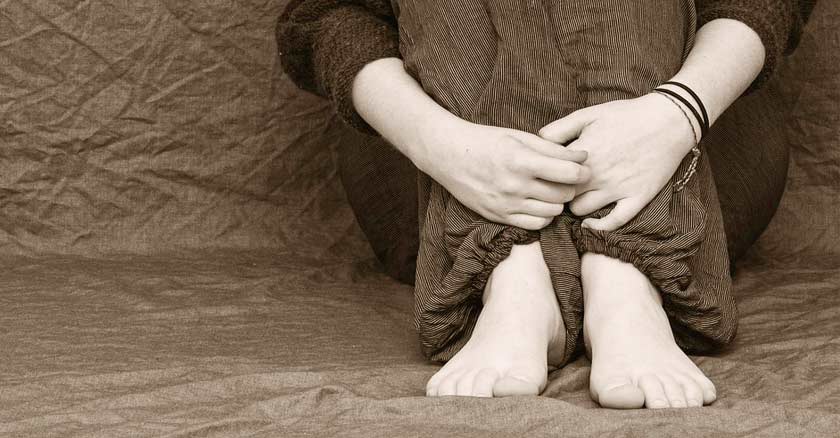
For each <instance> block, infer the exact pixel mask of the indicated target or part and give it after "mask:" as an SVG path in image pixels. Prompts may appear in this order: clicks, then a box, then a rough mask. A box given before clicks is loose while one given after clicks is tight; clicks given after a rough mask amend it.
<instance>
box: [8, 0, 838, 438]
mask: <svg viewBox="0 0 840 438" xmlns="http://www.w3.org/2000/svg"><path fill="white" fill-rule="evenodd" d="M286 3H287V2H286V1H284V0H277V1H268V2H244V1H240V0H234V1H233V2H195V1H191V0H161V1H153V2H151V1H137V2H123V1H115V0H98V1H93V2H50V1H40V0H35V1H7V2H2V3H0V11H2V14H0V40H2V44H0V202H2V205H0V253H2V256H0V268H2V270H0V307H2V312H0V436H4V437H5V436H9V437H39V438H40V437H62V438H63V437H122V436H131V437H159V436H162V435H163V436H177V437H193V436H203V437H232V436H252V437H278V436H281V437H330V436H335V437H366V438H367V437H379V436H381V437H394V436H406V437H411V436H419V437H423V436H435V437H457V438H468V437H469V438H472V437H487V436H522V435H528V436H532V437H543V436H544V437H557V436H565V435H575V436H582V437H589V436H591V437H603V436H628V435H629V436H645V437H673V436H691V437H715V438H716V437H721V436H736V437H752V436H756V437H779V436H793V437H800V436H803V437H835V436H836V431H837V430H840V370H838V368H839V367H838V365H837V364H838V363H840V319H838V318H837V315H838V314H840V286H838V285H840V245H837V242H838V241H840V216H839V215H837V214H836V209H837V207H836V199H837V193H838V190H840V108H838V106H837V102H840V28H838V27H837V25H836V23H838V22H840V3H838V2H830V1H823V2H821V3H820V4H818V6H817V9H815V11H814V14H813V17H812V19H811V21H810V22H809V24H808V26H807V28H806V32H805V34H804V35H803V37H802V41H801V43H800V47H799V49H798V50H797V52H796V53H794V54H793V55H792V56H791V57H790V58H787V59H786V60H784V61H782V62H781V64H780V65H779V68H778V70H777V74H776V76H775V77H774V78H773V79H771V80H770V82H769V83H768V84H767V85H766V86H765V87H764V88H763V89H762V90H760V91H757V92H756V93H754V94H753V95H751V96H746V97H745V98H743V99H741V100H740V101H739V102H738V103H736V105H738V106H739V107H738V108H737V111H736V112H731V111H727V113H725V114H724V115H723V117H722V118H721V119H719V121H718V122H717V123H716V126H717V127H721V126H724V125H721V123H723V122H725V123H726V124H727V125H735V126H738V127H741V125H745V126H743V129H744V130H745V134H744V137H739V138H740V140H739V141H741V142H743V144H740V145H739V147H740V148H741V153H743V154H744V155H745V156H749V157H751V158H753V159H756V160H759V159H760V151H761V149H762V148H763V147H764V143H763V142H756V143H755V144H754V146H755V148H757V149H756V151H755V152H753V154H750V149H749V148H748V147H747V146H748V145H749V143H748V142H747V139H749V138H754V137H753V136H751V135H747V134H749V133H750V132H752V131H751V129H756V130H759V129H760V128H761V125H756V126H755V127H753V125H752V124H753V123H754V119H761V118H763V117H765V114H764V113H763V112H755V108H761V107H762V106H763V105H765V102H767V101H769V102H780V103H781V104H782V105H781V106H780V107H779V110H778V114H774V113H772V112H768V114H770V115H772V116H773V118H771V119H770V121H768V122H767V123H768V124H770V126H771V127H773V128H777V129H779V130H781V131H782V133H783V134H784V136H785V137H787V138H789V142H790V146H791V148H792V155H791V158H792V160H791V168H790V178H789V184H788V187H787V191H786V193H785V196H784V199H783V201H782V204H781V207H780V209H779V212H778V213H777V214H776V216H775V218H774V219H773V222H772V223H771V224H770V227H769V228H768V231H767V232H766V233H764V235H763V236H762V238H761V240H760V241H759V242H758V243H757V245H756V246H754V247H753V249H752V251H751V252H750V254H748V256H747V257H746V258H745V259H744V260H743V262H742V264H741V265H740V267H739V271H738V272H737V273H736V276H735V284H734V288H735V293H736V297H737V299H738V308H739V313H740V315H741V318H740V319H741V323H740V325H739V329H738V336H737V338H736V340H735V343H734V344H733V345H731V346H730V347H729V348H727V349H725V350H724V351H723V352H720V353H716V354H714V355H712V356H706V357H702V358H699V357H695V358H693V360H694V361H695V362H697V364H698V366H699V367H700V368H701V369H702V370H703V371H704V372H705V373H706V374H707V375H709V377H710V378H711V379H712V380H713V381H714V382H715V384H716V385H717V388H718V395H719V398H718V401H716V402H715V403H714V404H712V405H711V406H707V407H704V408H703V409H682V410H660V411H646V410H638V411H615V410H604V409H598V408H597V405H596V404H595V403H594V402H593V401H592V400H591V399H590V397H589V394H588V377H589V361H588V360H587V359H586V358H585V357H580V358H578V359H577V360H575V361H573V362H572V363H570V364H568V365H567V366H566V367H565V368H563V369H561V370H559V371H557V372H554V373H552V374H551V376H550V381H549V384H548V387H547V388H546V391H545V392H544V394H543V395H544V396H543V397H514V398H508V399H473V398H469V397H425V394H424V390H423V388H424V385H425V383H426V382H427V381H428V379H429V378H430V377H431V376H432V375H434V373H435V372H436V371H437V370H438V369H439V367H437V366H434V365H431V364H429V363H427V361H426V360H425V358H424V357H423V355H422V354H421V352H420V351H419V348H418V347H417V335H416V333H415V332H414V328H413V326H412V315H411V306H412V289H411V288H410V287H408V286H403V285H400V284H399V283H397V282H395V281H393V280H391V279H389V278H388V277H386V276H385V275H383V274H381V273H380V269H381V268H380V267H378V266H377V265H376V260H375V256H374V253H373V251H371V249H370V247H369V245H368V243H367V242H366V241H365V236H364V235H363V234H362V230H361V228H360V227H359V224H358V223H357V222H356V220H355V219H354V215H353V214H354V212H353V210H352V209H351V208H350V206H349V205H348V203H347V201H348V200H347V199H346V197H345V190H344V188H343V187H342V181H341V178H340V175H339V171H338V170H337V166H338V165H339V164H340V163H337V162H336V160H335V159H334V158H333V157H332V156H331V152H332V151H333V150H334V149H337V148H340V147H343V145H342V144H341V143H342V142H344V141H345V139H350V138H355V137H354V136H355V135H357V134H356V133H355V132H353V131H351V130H348V129H347V128H346V127H345V126H344V124H343V123H342V122H341V121H340V120H339V119H338V117H336V116H335V114H334V112H333V111H332V109H331V108H329V105H327V104H326V103H325V102H324V101H322V100H320V99H316V98H315V97H313V96H312V95H310V94H308V93H303V92H300V91H299V90H297V88H296V87H295V85H294V84H293V83H292V82H291V81H290V80H289V78H288V77H285V76H283V74H282V70H281V68H280V66H279V65H278V64H277V60H276V56H275V55H276V46H275V45H274V44H273V43H272V38H273V30H274V25H275V21H276V18H277V16H278V15H279V14H280V12H281V10H282V9H283V7H284V6H285V5H286ZM762 96H763V97H762ZM772 123H775V126H774V125H773V124H772ZM712 135H713V134H712ZM753 135H754V134H753ZM367 138H370V137H367ZM773 139H774V141H778V139H776V137H775V136H774V137H773ZM786 141H787V140H786ZM704 152H707V155H710V153H708V152H709V148H708V146H707V149H706V150H705V151H704ZM711 158H712V157H710V159H711ZM757 162H760V161H757ZM742 164H743V163H741V162H739V163H738V165H739V166H740V165H742ZM743 165H744V166H746V167H747V168H749V165H748V164H743ZM735 169H737V168H735ZM733 173H734V174H737V176H738V177H739V178H740V177H743V178H750V174H743V175H742V174H739V172H738V171H737V170H734V171H733ZM719 188H720V187H719ZM721 196H723V193H722V194H721ZM415 201H416V199H412V202H415ZM754 208H755V209H756V210H759V211H760V213H762V214H766V209H767V208H766V207H764V206H763V204H756V205H755V207H754ZM209 250H213V251H218V252H217V253H215V252H214V253H207V251H209ZM174 251H178V252H174Z"/></svg>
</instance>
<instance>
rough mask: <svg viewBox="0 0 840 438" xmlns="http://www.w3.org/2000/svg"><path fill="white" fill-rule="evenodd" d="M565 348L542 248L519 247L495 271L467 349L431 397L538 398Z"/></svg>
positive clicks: (434, 381) (441, 375)
mask: <svg viewBox="0 0 840 438" xmlns="http://www.w3.org/2000/svg"><path fill="white" fill-rule="evenodd" d="M564 348H565V329H564V327H563V319H562V318H561V316H560V308H559V306H558V304H557V299H556V298H555V296H554V289H553V287H552V285H551V280H550V278H549V275H548V268H547V267H546V265H545V261H543V259H542V252H541V250H540V244H539V242H534V243H531V244H528V245H515V246H513V247H512V248H511V251H510V255H509V256H508V258H506V259H505V260H504V261H502V262H501V263H499V265H498V266H497V267H496V268H495V269H494V270H493V272H492V274H491V275H490V278H489V279H488V281H487V284H486V286H485V289H484V293H483V296H482V308H481V314H480V315H479V316H478V319H477V321H476V323H475V327H474V328H473V330H472V334H471V336H470V337H469V340H468V341H467V343H466V344H465V345H464V346H463V347H462V348H461V349H460V350H459V351H458V353H456V354H455V356H454V357H452V359H450V360H449V361H448V362H447V363H446V365H444V366H443V368H442V369H441V370H440V371H438V372H437V373H436V374H435V375H434V376H433V377H432V378H431V379H430V380H429V383H428V384H427V386H426V394H427V395H430V396H435V395H438V396H444V395H465V396H479V397H489V396H496V397H500V396H509V395H537V394H539V393H540V392H542V390H543V389H544V387H545V384H546V379H547V371H548V368H547V365H548V364H549V363H552V364H553V363H557V361H558V359H559V358H558V357H557V356H558V354H559V355H562V353H563V350H564Z"/></svg>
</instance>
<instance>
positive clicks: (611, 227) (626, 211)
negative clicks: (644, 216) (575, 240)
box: [581, 198, 645, 231]
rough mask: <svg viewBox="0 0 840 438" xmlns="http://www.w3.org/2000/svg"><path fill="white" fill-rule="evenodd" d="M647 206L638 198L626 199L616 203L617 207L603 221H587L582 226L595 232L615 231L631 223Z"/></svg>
mask: <svg viewBox="0 0 840 438" xmlns="http://www.w3.org/2000/svg"><path fill="white" fill-rule="evenodd" d="M644 207H645V204H644V203H643V202H641V201H639V199H637V198H624V199H621V200H619V201H618V202H616V204H615V207H614V208H613V209H612V211H610V212H609V214H607V215H606V216H604V217H603V218H601V219H591V218H590V219H586V220H584V221H583V223H582V224H581V226H583V227H586V228H592V229H595V230H603V231H615V230H616V229H618V228H619V227H621V226H622V225H624V224H626V223H627V222H630V220H632V219H633V218H634V217H636V215H637V214H639V212H640V211H642V208H644Z"/></svg>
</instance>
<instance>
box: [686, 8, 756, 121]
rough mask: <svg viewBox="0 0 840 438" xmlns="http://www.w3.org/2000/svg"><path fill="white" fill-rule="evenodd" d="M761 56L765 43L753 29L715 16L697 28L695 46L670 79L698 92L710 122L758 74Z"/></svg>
mask: <svg viewBox="0 0 840 438" xmlns="http://www.w3.org/2000/svg"><path fill="white" fill-rule="evenodd" d="M764 57H765V50H764V45H763V44H762V42H761V39H760V38H759V36H758V34H757V33H756V32H755V31H753V30H752V29H751V28H750V27H748V26H747V25H745V24H744V23H741V22H739V21H736V20H730V19H717V20H713V21H710V22H708V23H707V24H705V25H704V26H703V27H701V28H700V29H699V30H698V32H697V36H696V38H695V43H694V47H693V48H692V50H691V52H690V53H689V56H688V58H687V59H686V61H685V63H684V64H683V66H682V68H681V69H680V71H679V72H678V73H677V74H676V76H674V77H673V78H672V79H671V80H673V81H676V82H681V83H683V84H686V85H688V86H689V87H691V88H692V89H693V90H694V91H695V92H696V93H697V95H698V96H699V97H700V99H701V100H702V101H703V103H704V105H705V106H706V109H707V111H708V113H709V124H710V125H711V124H713V123H714V121H715V120H717V118H718V117H720V115H721V114H722V113H723V112H724V111H725V110H726V109H727V108H728V107H729V106H730V105H732V103H733V102H734V101H735V100H736V99H737V98H738V97H740V96H741V95H742V94H743V93H744V91H745V90H746V89H747V88H748V87H749V86H750V84H751V83H752V82H753V80H754V79H755V78H756V77H757V76H758V74H759V72H761V69H762V67H763V65H764ZM675 91H679V90H678V89H675ZM686 97H688V96H686ZM689 100H690V99H689Z"/></svg>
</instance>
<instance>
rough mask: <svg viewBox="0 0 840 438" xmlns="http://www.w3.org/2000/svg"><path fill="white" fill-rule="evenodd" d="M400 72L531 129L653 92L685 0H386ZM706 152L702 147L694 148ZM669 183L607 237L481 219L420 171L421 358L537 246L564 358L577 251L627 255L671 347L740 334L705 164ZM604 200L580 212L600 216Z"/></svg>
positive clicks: (470, 113) (578, 327)
mask: <svg viewBox="0 0 840 438" xmlns="http://www.w3.org/2000/svg"><path fill="white" fill-rule="evenodd" d="M394 3H395V9H396V10H397V11H398V17H399V30H400V50H401V53H402V56H403V59H404V61H405V66H406V70H407V71H408V72H409V73H410V74H411V75H412V76H413V77H415V78H416V79H417V80H418V81H419V82H420V83H421V84H422V86H423V88H424V90H425V91H426V92H427V93H428V94H429V95H430V96H431V97H432V98H434V99H435V100H436V101H437V102H438V103H439V104H441V105H442V106H444V107H445V108H447V109H448V110H449V111H450V112H452V113H453V114H455V115H457V116H459V117H461V118H463V119H465V120H468V121H470V122H474V123H480V124H485V125H494V126H501V127H506V128H512V129H518V130H522V131H526V132H531V133H536V132H537V131H538V130H539V129H540V128H541V127H542V126H544V125H546V124H548V123H550V122H552V121H554V120H556V119H559V118H561V117H563V116H565V115H567V114H569V113H571V112H572V111H574V110H576V109H580V108H584V107H588V106H592V105H596V104H599V103H603V102H607V101H612V100H617V99H628V98H634V97H638V96H641V95H643V94H646V93H648V92H650V91H651V90H652V89H653V88H654V87H656V86H657V85H659V84H661V83H662V82H664V81H666V80H668V79H669V78H670V77H672V76H673V75H674V74H675V73H676V72H677V71H678V70H679V68H680V66H681V65H682V62H683V60H684V59H685V57H686V56H687V54H688V51H689V50H690V48H691V44H692V42H693V38H694V32H695V22H696V17H695V12H694V4H693V1H691V0H650V1H644V2H616V1H611V0H562V1H561V0H513V1H507V0H506V1H502V0H396V1H395V2H394ZM701 148H702V145H701ZM689 161H690V158H689V157H686V159H685V160H684V161H683V163H682V164H681V166H680V168H679V169H678V170H677V172H676V173H675V176H674V177H673V178H672V180H671V181H670V182H669V183H668V184H667V185H666V186H665V187H664V188H663V189H662V191H661V192H660V193H659V194H658V195H657V196H656V197H655V198H654V199H653V201H651V203H650V204H649V205H648V206H647V207H646V208H645V209H644V210H643V211H642V212H641V213H640V214H639V215H637V216H636V218H634V219H633V220H631V221H630V222H629V223H628V224H626V225H624V226H623V227H621V228H619V229H618V230H616V231H613V232H605V231H598V230H592V229H586V228H582V227H581V226H580V224H581V221H582V220H583V219H584V218H582V217H576V216H574V215H572V214H571V213H564V214H563V215H561V216H558V217H556V218H555V219H554V221H553V222H552V223H551V224H550V225H549V226H548V227H546V228H544V229H542V230H540V231H528V230H524V229H520V228H516V227H510V226H506V225H501V224H497V223H493V222H490V221H487V220H485V219H484V218H482V217H481V216H479V215H478V214H476V213H475V212H473V211H471V210H469V209H468V208H466V207H465V206H464V205H463V204H461V203H460V202H459V201H458V200H457V199H455V198H454V197H453V196H452V195H451V194H449V193H448V192H447V191H446V189H445V188H443V187H442V186H441V185H439V184H437V183H436V182H435V181H434V180H432V179H431V178H429V177H428V176H427V175H424V174H422V173H421V174H420V175H419V178H418V191H419V212H420V218H419V222H420V248H419V253H418V256H417V271H416V284H415V288H416V290H415V322H416V326H417V329H418V332H419V334H420V340H421V345H422V347H423V350H424V353H425V354H426V355H427V356H428V357H429V358H431V359H433V360H439V361H445V360H448V359H449V358H451V357H452V356H453V355H454V354H455V353H457V351H458V350H459V349H460V348H461V347H462V346H463V345H464V344H465V343H466V341H467V340H468V339H469V336H470V334H471V331H472V328H473V326H474V324H475V321H476V319H477V317H478V314H479V313H480V311H481V297H482V294H483V289H484V286H485V284H486V281H487V279H488V277H489V275H490V273H491V272H492V270H493V269H494V268H495V267H496V266H497V265H498V264H499V263H500V262H501V261H502V260H504V259H505V258H506V257H507V256H508V255H509V254H510V250H511V247H512V246H513V245H516V244H527V243H531V242H535V241H539V242H540V244H541V247H542V251H543V257H544V258H545V261H546V264H547V265H548V268H549V272H550V276H551V281H552V283H553V286H554V290H555V293H556V296H557V300H558V303H559V305H560V310H561V314H562V317H563V320H564V323H565V327H566V346H565V347H566V348H565V354H564V355H563V357H564V361H568V360H570V359H572V358H573V357H574V356H575V355H576V354H578V353H579V352H580V351H581V349H582V348H581V347H582V324H583V293H582V289H581V283H580V255H581V254H583V253H585V252H594V253H601V254H605V255H608V256H611V257H614V258H617V259H620V260H622V261H625V262H628V263H632V264H633V265H634V266H636V267H637V268H638V269H639V270H640V271H641V272H643V273H644V274H645V275H647V276H648V278H650V280H651V281H652V283H653V284H654V285H655V286H656V287H657V288H658V289H659V290H660V291H661V294H662V298H663V307H664V309H665V311H666V313H667V314H668V316H669V318H670V321H671V325H672V328H673V331H674V334H675V337H676V339H677V343H678V344H679V345H680V346H681V347H682V348H684V349H686V350H687V351H690V352H706V351H710V350H713V349H715V348H717V347H720V346H722V345H724V344H726V343H728V342H729V341H730V340H731V339H732V338H733V337H734V334H735V331H736V325H737V323H736V321H737V315H736V308H735V302H734V299H733V297H732V291H731V279H730V276H729V266H728V258H727V252H726V239H725V237H724V233H723V223H722V219H721V213H720V207H719V203H718V199H717V193H716V190H715V186H714V180H713V178H712V175H711V172H710V168H709V162H708V159H707V158H706V156H705V155H703V156H702V157H701V160H700V162H699V165H698V170H697V173H696V174H695V175H694V176H693V177H692V178H691V180H689V182H688V184H687V185H686V186H685V189H684V190H681V191H675V190H674V183H675V182H676V180H677V179H679V177H681V176H682V174H683V173H684V171H685V169H686V167H687V166H688V163H689ZM609 209H610V208H609V207H606V208H603V209H601V210H600V211H598V212H595V213H593V214H592V215H590V216H587V217H603V216H604V215H606V214H607V213H608V212H609Z"/></svg>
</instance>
